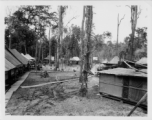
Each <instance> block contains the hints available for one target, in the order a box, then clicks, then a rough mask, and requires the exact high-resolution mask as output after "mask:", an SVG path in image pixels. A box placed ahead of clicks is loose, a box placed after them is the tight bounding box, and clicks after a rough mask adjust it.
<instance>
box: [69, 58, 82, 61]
mask: <svg viewBox="0 0 152 120" xmlns="http://www.w3.org/2000/svg"><path fill="white" fill-rule="evenodd" d="M70 60H71V61H80V58H79V57H73V58H70Z"/></svg>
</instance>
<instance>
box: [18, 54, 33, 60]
mask: <svg viewBox="0 0 152 120" xmlns="http://www.w3.org/2000/svg"><path fill="white" fill-rule="evenodd" d="M21 55H23V56H24V57H25V58H26V59H28V60H35V58H33V57H31V56H30V55H29V54H26V55H24V54H23V53H21Z"/></svg>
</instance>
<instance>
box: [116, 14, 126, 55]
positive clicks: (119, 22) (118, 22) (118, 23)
mask: <svg viewBox="0 0 152 120" xmlns="http://www.w3.org/2000/svg"><path fill="white" fill-rule="evenodd" d="M124 17H125V15H124V16H123V18H121V19H120V20H119V14H118V20H117V55H118V39H119V26H120V24H121V21H122V20H123V19H124Z"/></svg>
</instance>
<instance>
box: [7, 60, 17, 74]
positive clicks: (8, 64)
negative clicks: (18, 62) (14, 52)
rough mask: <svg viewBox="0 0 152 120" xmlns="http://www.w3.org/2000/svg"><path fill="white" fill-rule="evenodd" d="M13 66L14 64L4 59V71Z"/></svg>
mask: <svg viewBox="0 0 152 120" xmlns="http://www.w3.org/2000/svg"><path fill="white" fill-rule="evenodd" d="M14 68H15V66H14V65H13V64H12V63H10V62H9V61H8V60H7V59H5V71H9V70H11V69H14Z"/></svg>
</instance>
